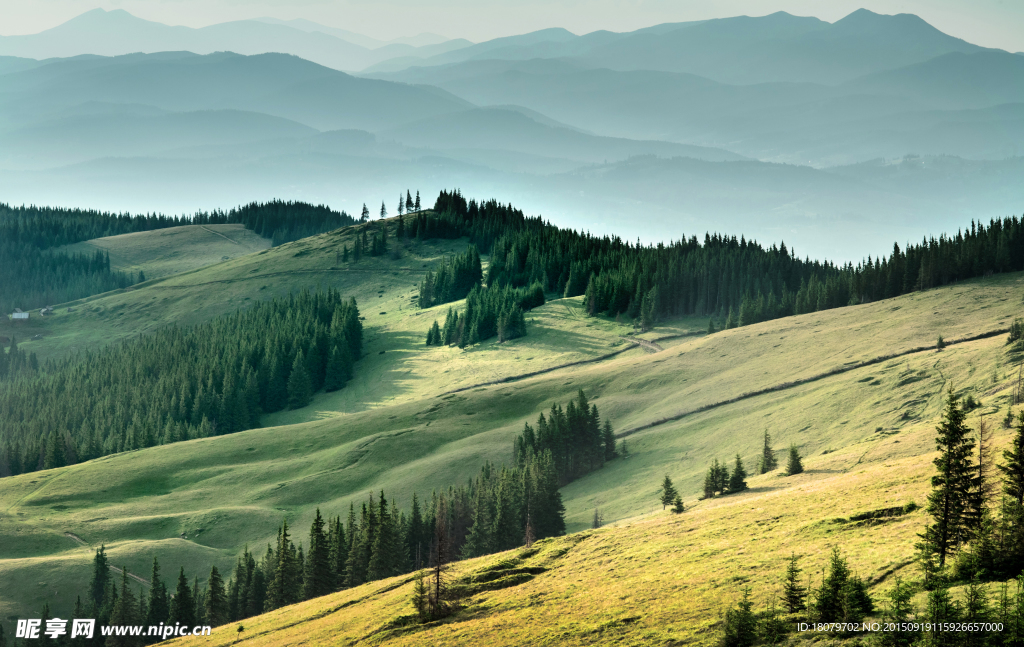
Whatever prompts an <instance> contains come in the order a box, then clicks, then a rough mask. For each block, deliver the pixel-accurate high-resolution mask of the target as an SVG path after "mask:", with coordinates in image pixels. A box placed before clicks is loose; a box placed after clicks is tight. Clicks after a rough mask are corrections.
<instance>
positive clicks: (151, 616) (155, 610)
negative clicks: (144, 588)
mask: <svg viewBox="0 0 1024 647" xmlns="http://www.w3.org/2000/svg"><path fill="white" fill-rule="evenodd" d="M148 607H149V608H148V609H147V617H146V624H147V625H149V626H156V625H159V624H160V623H161V622H167V618H168V616H169V615H170V612H171V609H170V606H169V604H168V600H167V586H166V585H165V584H164V583H163V582H162V581H161V580H160V562H158V561H157V558H156V557H154V558H153V574H152V575H151V576H150V578H149V605H148Z"/></svg>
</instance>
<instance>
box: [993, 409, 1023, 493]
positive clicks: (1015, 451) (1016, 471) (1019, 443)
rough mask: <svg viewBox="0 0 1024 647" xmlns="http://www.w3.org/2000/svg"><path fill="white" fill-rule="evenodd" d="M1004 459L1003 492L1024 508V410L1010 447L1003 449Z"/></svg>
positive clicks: (1001, 468) (1001, 470)
mask: <svg viewBox="0 0 1024 647" xmlns="http://www.w3.org/2000/svg"><path fill="white" fill-rule="evenodd" d="M1003 460H1004V461H1006V462H1005V463H1003V464H1001V465H999V471H1000V472H1002V473H1003V492H1004V493H1005V494H1006V496H1007V498H1009V499H1010V500H1011V501H1013V502H1014V503H1015V504H1016V506H1017V507H1018V508H1019V509H1021V510H1024V411H1021V412H1020V414H1019V416H1018V418H1017V428H1016V429H1015V432H1014V434H1013V439H1012V440H1011V441H1010V447H1009V448H1008V449H1006V450H1004V451H1003Z"/></svg>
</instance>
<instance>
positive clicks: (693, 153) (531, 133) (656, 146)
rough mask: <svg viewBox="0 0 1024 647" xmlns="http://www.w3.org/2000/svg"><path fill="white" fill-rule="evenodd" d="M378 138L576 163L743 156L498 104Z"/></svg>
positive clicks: (414, 144)
mask: <svg viewBox="0 0 1024 647" xmlns="http://www.w3.org/2000/svg"><path fill="white" fill-rule="evenodd" d="M380 136H381V137H383V138H388V139H394V140H396V141H399V142H401V143H403V144H406V145H409V146H416V147H420V148H427V149H433V150H437V151H450V150H491V151H510V152H514V153H525V154H529V155H536V156H540V157H547V158H555V159H567V160H574V161H576V162H579V163H606V162H609V161H618V160H624V159H627V158H629V157H633V156H636V155H658V156H661V157H683V156H685V157H694V158H698V159H704V160H710V161H726V160H740V159H743V158H742V156H740V155H736V154H735V153H730V152H728V151H724V150H720V149H714V148H704V147H699V146H687V145H685V144H673V143H669V142H663V141H638V140H632V139H622V138H615V137H598V136H595V135H590V134H586V133H582V132H579V131H577V130H572V129H569V128H565V127H560V126H557V125H552V124H551V123H550V122H549V123H548V124H543V123H540V122H538V121H536V120H534V119H531V118H530V117H529V116H527V115H526V114H523V113H522V112H519V111H515V110H507V109H500V108H477V109H474V110H468V111H466V112H459V113H451V114H447V115H440V116H437V117H431V118H429V119H425V120H422V121H418V122H414V123H411V124H406V125H404V126H401V127H399V128H397V129H392V130H386V131H383V132H381V133H380ZM478 159H480V160H484V159H486V158H485V157H481V158H478ZM578 165H579V164H577V166H578Z"/></svg>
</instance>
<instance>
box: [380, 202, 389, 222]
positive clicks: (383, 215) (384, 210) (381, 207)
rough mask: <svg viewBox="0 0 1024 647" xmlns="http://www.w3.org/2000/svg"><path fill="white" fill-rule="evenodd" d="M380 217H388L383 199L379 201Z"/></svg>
mask: <svg viewBox="0 0 1024 647" xmlns="http://www.w3.org/2000/svg"><path fill="white" fill-rule="evenodd" d="M380 217H381V220H383V219H384V218H387V217H388V208H387V207H385V206H384V202H383V200H382V201H381V203H380Z"/></svg>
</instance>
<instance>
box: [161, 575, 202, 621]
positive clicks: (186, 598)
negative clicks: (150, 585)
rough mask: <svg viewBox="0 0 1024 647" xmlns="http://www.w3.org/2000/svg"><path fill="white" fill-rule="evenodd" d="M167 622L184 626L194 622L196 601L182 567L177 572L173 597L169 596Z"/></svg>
mask: <svg viewBox="0 0 1024 647" xmlns="http://www.w3.org/2000/svg"><path fill="white" fill-rule="evenodd" d="M167 623H168V624H182V625H186V626H194V625H195V624H196V602H195V599H194V598H193V597H192V589H191V588H190V587H189V585H188V579H187V578H186V577H185V569H184V567H182V569H181V571H180V572H179V573H178V586H177V587H176V588H175V590H174V597H173V598H171V612H170V617H169V618H168V619H167Z"/></svg>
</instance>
